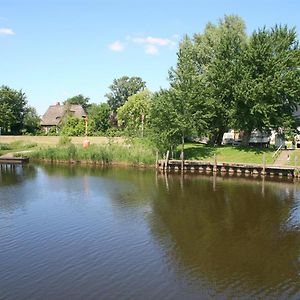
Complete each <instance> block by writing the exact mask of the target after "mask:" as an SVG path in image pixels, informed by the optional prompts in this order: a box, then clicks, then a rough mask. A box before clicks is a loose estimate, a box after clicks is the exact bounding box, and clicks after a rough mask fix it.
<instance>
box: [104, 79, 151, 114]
mask: <svg viewBox="0 0 300 300" xmlns="http://www.w3.org/2000/svg"><path fill="white" fill-rule="evenodd" d="M145 88H146V83H145V82H144V81H143V80H142V78H140V77H128V76H123V77H121V78H118V79H114V81H113V83H112V85H110V87H109V89H110V93H108V94H106V95H105V96H106V98H107V100H108V101H107V103H108V104H109V106H110V108H111V110H112V111H113V112H114V113H116V112H117V109H118V108H119V107H121V106H122V105H124V103H125V102H126V101H127V100H128V97H130V96H132V95H134V94H136V93H138V92H140V91H143V90H144V89H145Z"/></svg>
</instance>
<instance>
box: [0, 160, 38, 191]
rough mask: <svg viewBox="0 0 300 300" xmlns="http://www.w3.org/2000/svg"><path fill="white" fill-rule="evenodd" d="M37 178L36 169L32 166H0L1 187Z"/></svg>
mask: <svg viewBox="0 0 300 300" xmlns="http://www.w3.org/2000/svg"><path fill="white" fill-rule="evenodd" d="M35 176H36V168H35V167H34V166H32V165H9V164H6V165H2V164H0V187H1V186H6V185H15V184H19V183H21V182H23V181H24V180H26V179H30V178H34V177H35Z"/></svg>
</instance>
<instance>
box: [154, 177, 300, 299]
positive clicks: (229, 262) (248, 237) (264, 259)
mask: <svg viewBox="0 0 300 300" xmlns="http://www.w3.org/2000/svg"><path fill="white" fill-rule="evenodd" d="M293 188H294V186H293V185H285V186H284V188H280V187H278V186H277V185H275V184H272V183H268V184H265V186H264V196H262V189H261V185H260V184H259V183H257V182H256V183H255V182H252V181H248V182H245V181H243V182H239V181H238V180H229V181H227V180H224V181H223V182H217V188H216V190H215V192H214V188H213V183H212V182H211V178H201V180H199V179H195V180H194V179H192V178H190V179H188V180H184V186H183V189H182V187H181V186H180V179H179V178H178V177H169V180H168V188H166V185H165V179H164V178H161V180H160V184H159V189H160V191H159V193H157V195H158V196H157V198H156V199H155V200H154V202H153V217H154V219H153V221H152V228H153V233H154V235H155V236H156V238H157V239H159V241H160V244H161V245H162V246H165V245H166V249H165V250H166V251H168V253H170V254H169V256H170V257H169V258H170V260H172V262H173V263H174V262H175V264H176V265H177V266H178V268H179V269H181V268H182V269H184V270H185V272H186V274H188V276H190V278H199V277H200V278H201V279H202V281H203V282H206V283H207V284H208V286H211V287H212V289H213V290H215V292H216V293H219V292H222V293H224V292H226V293H230V292H232V291H233V290H234V293H235V296H236V295H243V293H246V294H247V295H251V293H255V292H257V293H259V292H262V293H265V295H268V293H270V294H272V293H273V294H274V295H278V294H281V293H282V294H284V293H288V292H289V293H296V292H298V291H299V289H300V278H299V275H298V274H299V270H300V268H299V267H300V266H299V261H298V258H299V253H300V252H299V251H300V235H299V232H298V230H297V229H296V226H289V222H290V217H291V214H292V209H293V205H295V203H294V199H293V194H294V193H293ZM294 222H295V220H294ZM296 223H299V220H296ZM157 224H159V226H157ZM162 226H163V228H164V230H163V229H162ZM166 230H167V231H166ZM170 237H171V239H172V241H173V243H174V244H173V247H172V249H173V250H172V251H171V252H170V251H169V250H170V245H168V243H169V242H168V241H169V239H170ZM167 245H168V246H167ZM269 296H270V295H269Z"/></svg>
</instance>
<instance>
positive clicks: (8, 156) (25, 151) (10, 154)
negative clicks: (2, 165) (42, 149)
mask: <svg viewBox="0 0 300 300" xmlns="http://www.w3.org/2000/svg"><path fill="white" fill-rule="evenodd" d="M29 152H32V150H24V151H16V152H9V153H5V154H3V155H0V157H3V158H10V157H14V156H15V154H26V153H29Z"/></svg>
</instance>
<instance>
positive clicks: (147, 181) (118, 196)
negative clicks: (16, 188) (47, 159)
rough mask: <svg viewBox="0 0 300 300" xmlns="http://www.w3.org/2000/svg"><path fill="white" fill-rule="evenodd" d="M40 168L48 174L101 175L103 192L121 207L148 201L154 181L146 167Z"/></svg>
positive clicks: (77, 166)
mask: <svg viewBox="0 0 300 300" xmlns="http://www.w3.org/2000/svg"><path fill="white" fill-rule="evenodd" d="M41 168H42V169H43V170H44V171H45V172H46V173H47V174H48V175H49V176H65V177H81V176H90V177H101V178H102V180H105V181H106V186H105V192H106V193H108V194H109V197H110V198H111V200H112V201H113V202H116V203H119V204H122V209H124V208H125V207H126V206H128V207H133V206H138V205H140V204H141V203H143V202H145V201H146V200H147V201H149V198H150V195H151V193H152V192H153V185H154V181H155V178H154V172H153V170H146V169H135V168H116V167H113V168H111V167H101V166H94V167H93V166H90V165H87V166H85V165H51V164H49V165H41ZM92 186H93V185H92ZM93 187H94V188H96V187H95V186H93ZM116 208H117V207H116Z"/></svg>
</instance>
